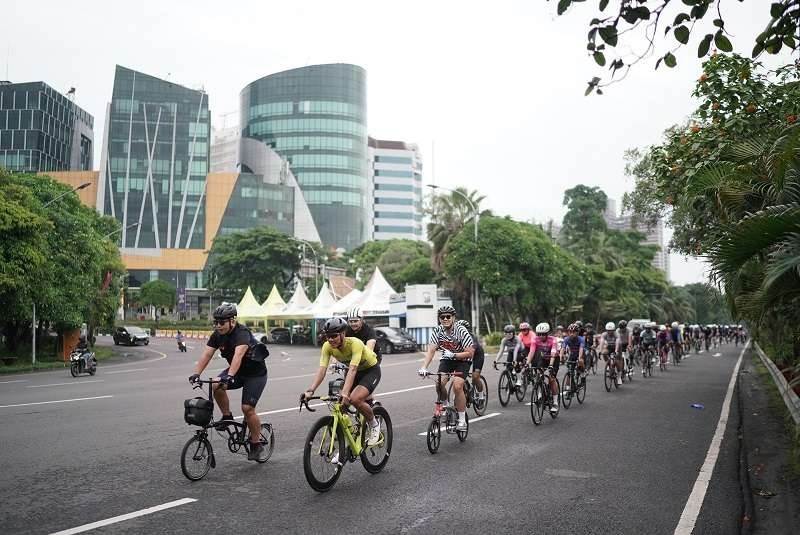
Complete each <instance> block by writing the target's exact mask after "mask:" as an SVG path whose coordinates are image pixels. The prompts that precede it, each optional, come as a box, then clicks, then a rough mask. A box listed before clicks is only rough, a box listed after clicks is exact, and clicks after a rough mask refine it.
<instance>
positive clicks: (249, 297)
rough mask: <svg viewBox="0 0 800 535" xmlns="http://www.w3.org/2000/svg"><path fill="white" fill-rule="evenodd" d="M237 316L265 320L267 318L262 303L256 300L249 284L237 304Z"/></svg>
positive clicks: (241, 318) (243, 318) (242, 318)
mask: <svg viewBox="0 0 800 535" xmlns="http://www.w3.org/2000/svg"><path fill="white" fill-rule="evenodd" d="M236 316H237V318H238V319H240V320H263V319H264V318H265V314H264V312H263V310H262V308H261V305H259V304H258V301H256V297H255V296H254V295H253V290H251V289H250V287H249V286H248V287H247V291H246V292H244V297H242V300H241V301H240V302H239V303H238V304H237V305H236Z"/></svg>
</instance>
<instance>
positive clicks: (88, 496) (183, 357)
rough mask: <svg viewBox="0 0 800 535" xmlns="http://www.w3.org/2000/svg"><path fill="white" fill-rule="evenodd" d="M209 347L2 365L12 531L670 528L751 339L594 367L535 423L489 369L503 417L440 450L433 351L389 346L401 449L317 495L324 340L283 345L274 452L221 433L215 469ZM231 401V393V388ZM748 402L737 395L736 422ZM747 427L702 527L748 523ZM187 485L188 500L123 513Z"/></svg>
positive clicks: (0, 487)
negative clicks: (421, 373) (30, 369)
mask: <svg viewBox="0 0 800 535" xmlns="http://www.w3.org/2000/svg"><path fill="white" fill-rule="evenodd" d="M101 343H106V344H107V343H109V340H108V339H106V340H103V341H101ZM201 349H202V342H201V341H189V352H188V353H179V352H178V351H177V348H176V347H175V344H174V342H172V341H170V340H157V339H155V340H153V341H152V342H151V344H150V346H148V347H143V346H140V347H135V348H124V349H122V350H121V351H122V352H124V353H126V354H127V355H125V356H122V357H120V358H119V359H114V360H113V361H110V362H108V363H105V362H103V363H101V365H100V367H99V369H98V373H97V375H95V376H94V377H89V376H88V375H84V376H82V377H79V378H76V379H73V378H72V377H70V375H69V371H68V370H67V369H64V370H59V371H54V372H46V373H36V374H29V375H14V376H0V429H2V431H0V460H2V464H1V466H2V472H3V474H2V478H0V532H2V533H53V532H58V531H60V530H68V529H71V528H77V527H80V526H85V525H87V524H91V523H94V522H98V521H103V520H107V519H114V520H116V521H115V522H114V523H112V524H109V525H106V526H103V527H99V528H97V529H95V530H93V532H94V533H143V532H147V533H195V532H198V531H201V532H208V531H211V530H222V531H223V532H226V533H231V532H237V533H256V532H278V533H300V532H303V533H320V532H357V531H359V532H366V533H372V534H375V533H431V532H434V531H436V532H438V533H456V532H458V533H459V534H462V535H463V534H467V533H481V534H485V533H508V532H512V531H514V532H521V533H598V534H600V533H602V534H614V533H648V534H652V535H655V534H661V533H664V534H666V533H674V532H675V529H676V526H677V524H678V520H679V518H680V517H681V513H682V512H683V510H684V507H685V506H686V502H687V499H688V497H689V495H690V493H691V491H692V487H693V485H694V484H695V480H696V478H697V476H698V471H699V468H700V466H701V465H702V464H703V461H704V459H705V457H706V453H707V451H708V450H709V445H710V443H711V439H712V437H713V435H714V432H715V430H716V427H717V423H718V420H719V418H720V411H721V409H722V405H723V399H724V397H725V394H726V390H727V388H728V384H729V381H730V378H731V374H732V372H733V369H734V365H735V363H736V360H737V358H738V357H739V353H740V351H741V348H734V347H733V346H732V345H729V346H723V348H722V349H718V350H716V351H712V353H711V354H709V353H703V354H701V355H696V356H692V357H691V358H689V359H686V360H685V361H684V363H683V364H682V365H681V366H679V367H677V368H674V367H670V369H669V370H668V371H667V372H665V373H661V372H655V375H654V377H652V378H649V379H642V377H641V375H637V376H636V377H635V379H634V381H633V383H632V384H629V383H626V384H625V385H623V386H622V387H621V388H620V389H619V390H617V391H612V392H611V393H607V392H606V391H605V389H604V388H603V385H602V377H601V375H596V376H590V378H589V381H590V382H589V389H588V394H587V397H586V402H585V403H584V404H583V405H578V404H577V402H576V401H573V405H572V407H571V408H570V409H569V410H564V409H563V408H562V409H561V414H560V415H559V417H558V418H557V419H556V420H551V419H550V418H549V417H548V416H545V421H544V422H543V424H542V425H541V426H534V425H533V424H532V423H531V418H530V410H529V407H528V406H526V405H525V403H518V402H516V400H514V399H513V398H512V401H511V402H510V404H509V405H508V406H507V407H501V406H500V404H499V402H498V400H497V379H498V372H496V371H494V370H493V369H491V368H489V369H488V370H486V372H485V375H486V377H487V380H488V382H489V387H490V405H489V408H488V411H487V414H495V413H496V414H495V415H494V416H492V417H490V418H485V419H483V420H481V421H474V422H473V423H472V425H471V426H470V432H469V437H468V439H467V441H466V442H465V443H463V444H462V443H459V442H458V440H457V439H456V437H455V436H454V435H444V436H443V437H442V443H441V447H440V449H439V453H437V454H436V455H431V454H429V453H428V451H427V448H426V445H425V437H424V436H420V435H419V433H423V432H424V431H425V430H426V428H427V423H428V421H429V419H430V416H431V412H432V408H433V400H434V390H433V388H432V386H433V383H432V382H431V381H429V380H425V381H423V380H421V379H420V378H419V377H417V375H416V370H417V368H418V367H419V365H420V363H419V360H420V359H421V358H422V355H421V354H419V353H416V354H399V355H389V356H385V357H384V360H383V379H382V381H381V384H380V386H379V387H378V393H383V395H382V396H380V399H381V401H382V403H383V405H384V406H385V407H386V409H387V410H388V411H389V413H390V414H391V416H392V420H393V427H394V445H393V451H392V457H391V459H390V461H389V463H388V465H387V466H386V469H385V470H384V471H383V472H382V473H380V474H378V475H370V474H368V473H367V472H366V471H365V470H364V469H363V468H362V467H361V464H360V463H354V464H349V465H347V466H346V467H345V469H344V473H343V474H342V476H341V478H340V479H339V482H338V483H337V485H336V487H335V488H334V489H333V490H332V491H330V492H328V493H326V494H318V493H316V492H315V491H313V490H312V489H311V488H310V487H309V486H308V485H307V483H306V481H305V477H304V475H303V468H302V447H303V441H304V438H305V435H306V433H307V432H308V429H309V428H310V427H311V425H312V424H313V422H314V421H315V420H316V419H317V418H319V417H320V416H321V415H323V414H324V413H325V412H324V407H320V408H319V409H323V410H318V412H316V413H314V414H310V413H307V412H305V411H304V412H303V413H302V414H298V412H297V410H296V407H297V398H298V396H299V393H300V392H302V391H303V390H304V389H305V388H306V387H307V386H308V385H309V384H310V381H311V376H312V375H313V373H314V372H315V371H316V368H317V365H318V358H319V357H318V353H317V350H315V349H312V348H305V349H298V348H293V347H280V346H274V347H272V348H271V351H272V356H271V357H270V359H269V361H268V363H269V374H270V376H269V383H268V386H267V390H266V392H265V394H264V396H263V397H262V399H261V401H260V402H259V406H258V410H259V412H262V413H263V412H268V413H271V414H267V415H265V416H262V418H264V419H267V420H268V421H270V422H272V423H273V425H274V427H275V433H276V447H275V452H274V454H273V456H272V458H271V459H270V460H269V461H268V462H267V463H265V464H263V465H260V464H256V463H253V462H248V461H247V460H246V457H243V456H241V455H234V454H231V453H229V452H228V451H227V449H226V448H225V445H224V444H223V441H222V440H221V439H219V438H218V437H216V436H215V437H214V438H212V444H213V445H214V446H215V452H216V454H217V466H216V469H214V470H212V471H211V472H210V473H209V475H208V476H207V477H206V479H204V480H202V481H200V482H194V483H192V482H189V481H188V480H186V479H185V478H184V477H183V475H182V474H181V470H180V452H181V448H182V447H183V444H184V443H185V442H186V440H188V439H189V438H190V437H191V436H192V428H191V427H189V426H187V425H186V424H185V423H184V422H183V400H184V399H186V398H189V397H193V396H194V395H196V391H195V392H192V390H191V388H190V386H189V384H188V382H187V377H188V375H189V374H190V373H191V370H192V366H193V363H194V361H195V360H196V359H197V357H198V356H199V354H200V351H201ZM716 352H721V355H720V356H714V353H716ZM223 364H224V361H222V360H220V359H215V360H214V361H212V363H211V365H210V367H209V368H210V370H215V371H216V370H221V369H222V368H223V367H224V366H223ZM432 367H433V366H432ZM208 375H209V373H208V372H207V373H205V374H204V377H205V376H208ZM232 400H233V401H234V403H233V404H232V405H233V406H234V407H236V406H237V403H238V393H237V392H233V393H232ZM526 401H527V400H526ZM692 403H701V404H703V405H704V407H705V408H704V409H703V410H698V409H694V408H692V407H691V405H692ZM282 409H286V410H282ZM736 410H737V409H736V403H733V404H732V406H731V414H730V421H731V422H735V421H736V418H737V415H736ZM234 414H241V413H240V412H239V411H238V410H235V411H234ZM472 416H473V417H474V414H473V415H472ZM735 433H736V429H735V425H729V426H728V428H727V431H726V433H725V436H724V439H723V441H722V449H721V451H720V455H719V460H718V461H717V464H716V468H715V470H714V472H713V476H712V479H711V482H710V484H709V487H708V492H707V494H706V495H705V499H704V501H703V502H702V507H701V509H700V514H699V517H698V519H697V523H696V525H695V529H694V533H698V534H699V533H734V532H737V530H738V522H739V518H740V508H741V497H740V491H739V483H738V479H737V476H736V471H737V464H736V459H737V449H736V448H737V445H736V440H735V438H736V435H735ZM187 498H188V499H191V500H194V501H187V503H182V504H180V505H176V506H173V507H170V508H166V509H163V510H158V511H154V512H149V513H147V514H141V516H135V517H134V518H128V519H123V520H119V519H117V518H115V517H118V516H120V515H126V514H129V513H134V512H139V511H141V510H143V509H148V508H154V507H157V506H161V505H163V504H169V503H172V502H175V501H177V500H182V499H187Z"/></svg>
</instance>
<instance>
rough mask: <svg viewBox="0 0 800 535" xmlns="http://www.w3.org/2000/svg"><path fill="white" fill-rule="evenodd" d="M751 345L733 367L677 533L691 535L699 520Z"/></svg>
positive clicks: (677, 534)
mask: <svg viewBox="0 0 800 535" xmlns="http://www.w3.org/2000/svg"><path fill="white" fill-rule="evenodd" d="M749 345H750V342H749V341H748V342H747V345H745V346H744V348H743V349H742V352H741V353H739V359H738V360H737V361H736V366H734V368H733V373H732V374H731V380H730V382H729V383H728V391H727V392H726V393H725V401H723V402H722V411H721V412H720V415H719V421H718V422H717V430H716V431H715V432H714V437H713V438H712V439H711V444H710V445H709V447H708V453H707V454H706V460H705V461H704V462H703V466H702V467H701V468H700V473H699V474H697V480H695V482H694V487H692V493H691V494H690V495H689V499H688V500H687V501H686V506H685V507H684V508H683V513H682V514H681V518H680V520H678V526H677V527H676V528H675V535H691V533H692V530H694V524H695V522H697V516H698V515H699V514H700V508H701V507H702V505H703V500H704V499H705V497H706V491H707V490H708V484H709V482H710V481H711V476H712V475H713V473H714V466H715V465H716V464H717V457H718V456H719V449H720V446H721V445H722V439H723V437H724V436H725V428H726V427H727V426H728V413H729V412H730V408H731V397H732V396H733V389H734V387H735V386H736V376H737V374H738V373H739V365H740V364H741V363H742V357H743V356H744V352H745V350H746V349H747V346H749Z"/></svg>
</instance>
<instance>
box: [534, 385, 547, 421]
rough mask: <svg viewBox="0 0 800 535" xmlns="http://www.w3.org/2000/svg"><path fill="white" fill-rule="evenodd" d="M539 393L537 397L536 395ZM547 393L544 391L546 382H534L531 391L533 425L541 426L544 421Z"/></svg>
mask: <svg viewBox="0 0 800 535" xmlns="http://www.w3.org/2000/svg"><path fill="white" fill-rule="evenodd" d="M537 392H538V393H539V395H538V396H537V395H536V393H537ZM546 395H547V393H546V392H545V391H544V382H542V381H540V380H539V379H538V378H537V379H536V380H534V381H533V388H532V389H531V420H532V421H533V425H540V424H541V423H542V419H544V403H545V399H546Z"/></svg>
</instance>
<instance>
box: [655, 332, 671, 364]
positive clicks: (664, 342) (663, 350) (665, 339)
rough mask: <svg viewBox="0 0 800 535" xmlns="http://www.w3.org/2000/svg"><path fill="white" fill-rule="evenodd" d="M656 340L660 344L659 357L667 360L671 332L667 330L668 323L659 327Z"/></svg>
mask: <svg viewBox="0 0 800 535" xmlns="http://www.w3.org/2000/svg"><path fill="white" fill-rule="evenodd" d="M656 342H657V344H658V358H659V359H661V362H665V361H666V360H667V353H668V352H669V333H668V332H667V327H666V325H661V326H660V327H659V328H658V335H656Z"/></svg>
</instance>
